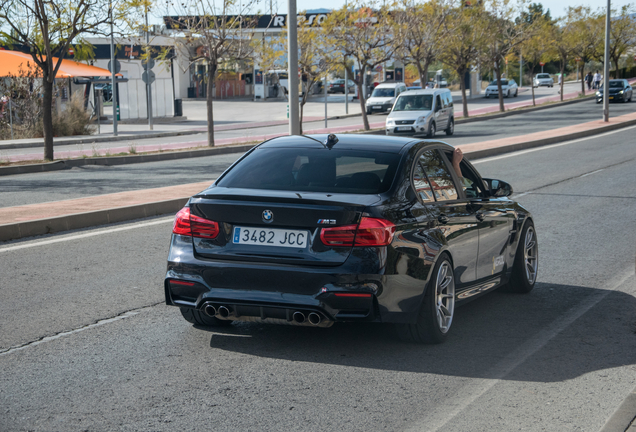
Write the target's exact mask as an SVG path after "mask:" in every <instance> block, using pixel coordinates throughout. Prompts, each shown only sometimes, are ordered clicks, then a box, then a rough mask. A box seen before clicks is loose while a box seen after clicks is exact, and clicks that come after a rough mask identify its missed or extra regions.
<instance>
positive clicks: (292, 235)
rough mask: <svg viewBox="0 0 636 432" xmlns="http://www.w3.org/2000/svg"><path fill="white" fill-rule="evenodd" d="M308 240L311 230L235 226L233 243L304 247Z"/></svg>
mask: <svg viewBox="0 0 636 432" xmlns="http://www.w3.org/2000/svg"><path fill="white" fill-rule="evenodd" d="M308 240H309V231H301V230H286V229H278V228H249V227H239V226H237V227H234V236H233V243H235V244H251V245H260V246H281V247H293V248H304V247H306V246H307V244H308Z"/></svg>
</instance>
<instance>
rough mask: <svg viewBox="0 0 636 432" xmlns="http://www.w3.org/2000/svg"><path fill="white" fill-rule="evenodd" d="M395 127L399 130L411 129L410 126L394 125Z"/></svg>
mask: <svg viewBox="0 0 636 432" xmlns="http://www.w3.org/2000/svg"><path fill="white" fill-rule="evenodd" d="M395 129H397V130H399V131H410V130H411V126H399V127H396V128H395Z"/></svg>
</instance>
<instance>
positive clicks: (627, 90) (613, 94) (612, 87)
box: [596, 79, 632, 103]
mask: <svg viewBox="0 0 636 432" xmlns="http://www.w3.org/2000/svg"><path fill="white" fill-rule="evenodd" d="M609 100H610V101H616V102H618V101H620V102H630V101H631V100H632V86H631V85H630V84H629V81H627V80H626V79H612V80H609ZM602 101H603V85H601V88H600V89H598V90H597V91H596V103H601V102H602Z"/></svg>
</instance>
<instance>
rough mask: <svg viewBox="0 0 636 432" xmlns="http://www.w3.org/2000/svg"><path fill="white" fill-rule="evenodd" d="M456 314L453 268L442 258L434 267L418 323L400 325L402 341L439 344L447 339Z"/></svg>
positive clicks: (397, 326)
mask: <svg viewBox="0 0 636 432" xmlns="http://www.w3.org/2000/svg"><path fill="white" fill-rule="evenodd" d="M454 314H455V277H454V273H453V265H452V264H451V261H450V259H449V258H448V256H447V255H445V254H444V255H442V256H441V257H440V259H439V260H438V261H437V264H435V267H433V273H432V274H431V279H430V281H429V283H428V287H427V288H426V293H425V295H424V301H423V302H422V306H421V307H420V311H419V312H418V314H417V321H416V322H415V324H397V325H396V329H397V331H398V335H399V336H400V338H401V339H402V340H405V341H413V342H420V343H426V344H438V343H442V342H444V341H445V340H446V337H447V336H448V332H449V331H450V327H451V324H452V322H453V316H454Z"/></svg>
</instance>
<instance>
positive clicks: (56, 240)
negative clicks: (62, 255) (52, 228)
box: [0, 216, 174, 253]
mask: <svg viewBox="0 0 636 432" xmlns="http://www.w3.org/2000/svg"><path fill="white" fill-rule="evenodd" d="M173 220H174V217H173V216H170V217H169V218H161V219H157V220H153V221H151V222H143V223H136V224H132V225H128V226H123V227H118V228H109V229H103V230H99V231H94V232H88V233H84V234H76V235H69V236H64V237H58V238H54V239H49V240H34V241H30V242H28V243H20V244H17V245H15V246H7V247H4V248H0V253H2V252H10V251H14V250H20V249H27V248H32V247H37V246H46V245H50V244H53V243H60V242H65V241H72V240H79V239H84V238H88V237H94V236H98V235H102V234H112V233H116V232H121V231H128V230H131V229H136V228H145V227H148V226H153V225H160V224H165V223H167V222H172V221H173Z"/></svg>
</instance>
